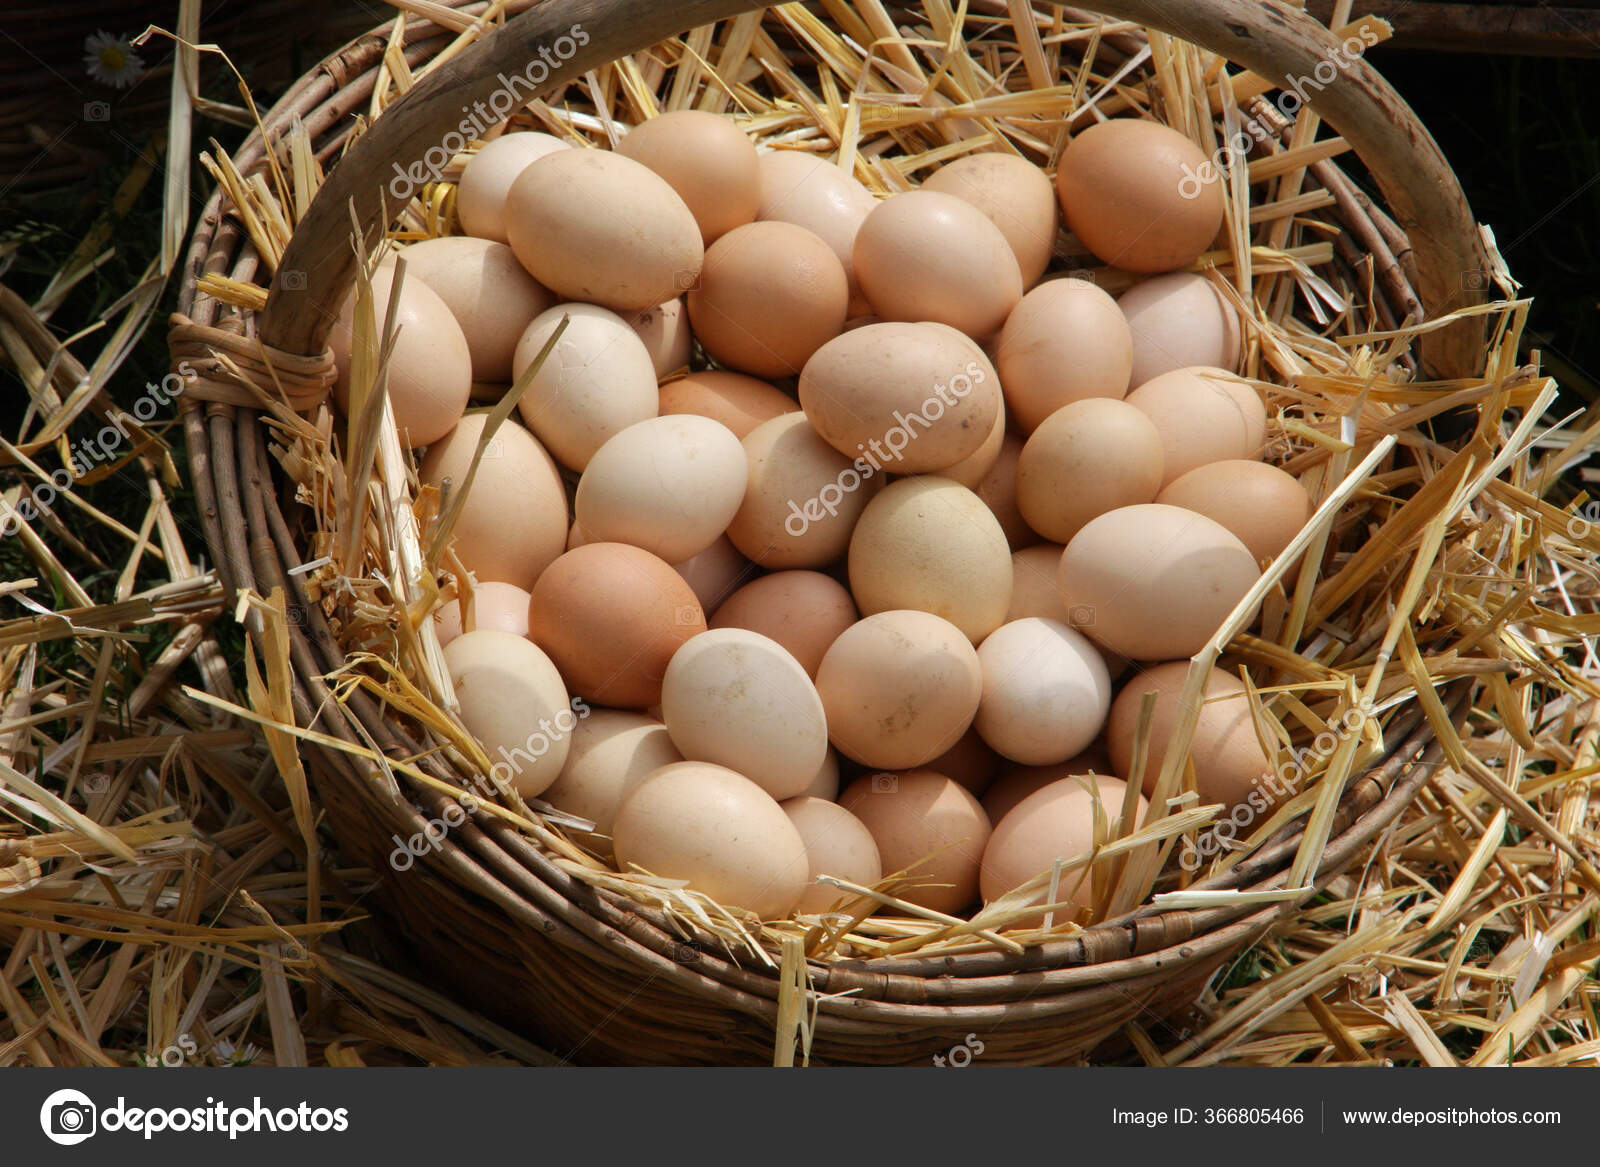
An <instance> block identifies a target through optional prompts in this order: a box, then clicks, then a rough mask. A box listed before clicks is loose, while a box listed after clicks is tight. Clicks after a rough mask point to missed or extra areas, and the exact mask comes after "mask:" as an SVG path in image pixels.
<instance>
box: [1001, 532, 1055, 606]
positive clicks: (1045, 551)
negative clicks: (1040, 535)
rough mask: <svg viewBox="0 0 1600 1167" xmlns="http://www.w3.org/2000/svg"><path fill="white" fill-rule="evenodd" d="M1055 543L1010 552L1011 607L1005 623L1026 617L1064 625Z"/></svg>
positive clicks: (1039, 544) (1040, 544)
mask: <svg viewBox="0 0 1600 1167" xmlns="http://www.w3.org/2000/svg"><path fill="white" fill-rule="evenodd" d="M1063 550H1064V548H1063V547H1062V546H1061V544H1059V543H1038V544H1035V545H1034V546H1032V547H1024V548H1023V549H1022V550H1021V551H1013V552H1012V553H1011V607H1009V608H1007V609H1006V623H1007V624H1009V623H1011V621H1013V620H1021V619H1023V618H1024V617H1027V616H1038V617H1040V618H1042V619H1045V620H1059V621H1061V622H1062V623H1063V624H1066V623H1068V622H1069V621H1068V620H1067V606H1066V604H1064V603H1063V602H1062V600H1061V587H1060V585H1059V584H1058V583H1057V582H1056V581H1057V577H1058V576H1059V574H1060V571H1059V569H1060V567H1061V552H1062V551H1063Z"/></svg>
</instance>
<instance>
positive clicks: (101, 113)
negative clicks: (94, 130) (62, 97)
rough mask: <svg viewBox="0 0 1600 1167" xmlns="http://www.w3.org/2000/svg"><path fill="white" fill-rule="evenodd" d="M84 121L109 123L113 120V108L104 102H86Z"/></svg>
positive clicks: (84, 104) (84, 105)
mask: <svg viewBox="0 0 1600 1167" xmlns="http://www.w3.org/2000/svg"><path fill="white" fill-rule="evenodd" d="M83 120H84V121H86V122H108V121H110V120H111V106H110V105H108V104H107V103H105V102H103V101H86V102H84V103H83Z"/></svg>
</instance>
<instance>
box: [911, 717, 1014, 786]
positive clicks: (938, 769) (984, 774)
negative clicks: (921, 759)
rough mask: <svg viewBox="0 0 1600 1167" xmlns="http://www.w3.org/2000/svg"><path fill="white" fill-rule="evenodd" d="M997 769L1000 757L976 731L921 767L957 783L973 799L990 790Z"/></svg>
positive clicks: (965, 735) (972, 730)
mask: <svg viewBox="0 0 1600 1167" xmlns="http://www.w3.org/2000/svg"><path fill="white" fill-rule="evenodd" d="M999 768H1000V755H999V754H997V753H995V752H994V751H993V750H991V749H990V748H989V747H988V746H987V745H985V744H984V741H983V739H982V738H981V737H979V736H978V731H977V730H976V729H975V728H974V729H969V730H967V732H966V733H964V734H962V735H961V737H960V739H959V740H958V741H957V742H956V744H955V745H953V746H951V747H950V748H949V749H948V750H946V751H945V752H944V753H942V754H940V755H939V756H938V757H937V758H935V759H933V761H931V762H929V763H928V764H927V766H925V767H924V769H928V770H932V771H933V772H934V773H936V774H943V775H944V776H945V777H946V778H948V779H950V780H951V781H952V782H956V783H959V784H960V785H961V786H962V787H964V788H965V789H967V790H969V791H971V792H972V794H973V795H974V796H975V797H976V796H978V795H981V794H982V793H983V792H984V791H985V790H987V789H988V788H989V783H991V782H993V781H994V775H995V771H996V770H998V769H999Z"/></svg>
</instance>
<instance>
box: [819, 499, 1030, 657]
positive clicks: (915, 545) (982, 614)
mask: <svg viewBox="0 0 1600 1167" xmlns="http://www.w3.org/2000/svg"><path fill="white" fill-rule="evenodd" d="M849 565H850V591H851V594H852V595H854V596H855V600H856V606H857V607H858V608H860V609H861V612H862V614H863V615H869V616H870V615H872V614H874V613H877V612H888V611H893V610H896V609H905V608H914V609H916V610H918V611H922V612H932V613H933V614H934V615H936V616H942V617H944V618H945V619H946V620H948V621H950V622H951V623H952V624H954V625H955V626H956V627H957V628H959V629H961V631H962V632H964V633H966V635H967V637H968V639H970V640H971V641H972V642H973V643H974V644H976V643H977V642H978V641H980V640H982V639H983V638H984V637H985V636H987V635H989V633H991V632H993V631H994V630H995V629H996V628H998V627H999V626H1000V624H1001V622H1002V621H1003V620H1004V619H1005V615H1006V609H1007V608H1008V607H1010V606H1011V548H1010V545H1009V544H1008V543H1007V542H1006V534H1005V532H1004V531H1003V530H1001V529H1000V523H999V521H998V520H997V519H996V518H995V517H994V515H993V514H992V513H991V512H990V511H989V508H988V507H986V506H984V505H983V500H982V499H980V498H979V497H978V496H977V495H976V494H974V493H973V492H972V491H970V490H968V489H967V488H966V487H964V486H962V485H960V484H959V483H955V482H951V481H950V480H949V479H946V478H938V477H917V478H902V479H900V480H899V481H897V482H894V483H891V484H890V485H889V486H887V487H885V488H884V489H883V490H882V491H881V492H880V493H879V494H878V496H877V497H876V498H874V499H873V500H872V501H871V502H870V503H868V504H867V509H866V510H864V511H862V513H861V520H860V522H858V523H857V524H856V529H855V532H854V533H853V534H852V535H851V537H850V559H849Z"/></svg>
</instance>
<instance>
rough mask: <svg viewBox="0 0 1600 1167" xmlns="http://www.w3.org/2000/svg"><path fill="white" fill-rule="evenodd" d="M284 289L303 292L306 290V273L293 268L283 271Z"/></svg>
mask: <svg viewBox="0 0 1600 1167" xmlns="http://www.w3.org/2000/svg"><path fill="white" fill-rule="evenodd" d="M283 290H284V291H286V292H303V291H305V290H306V273H305V272H303V271H296V270H294V269H293V268H290V269H287V270H285V271H284V273H283Z"/></svg>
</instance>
